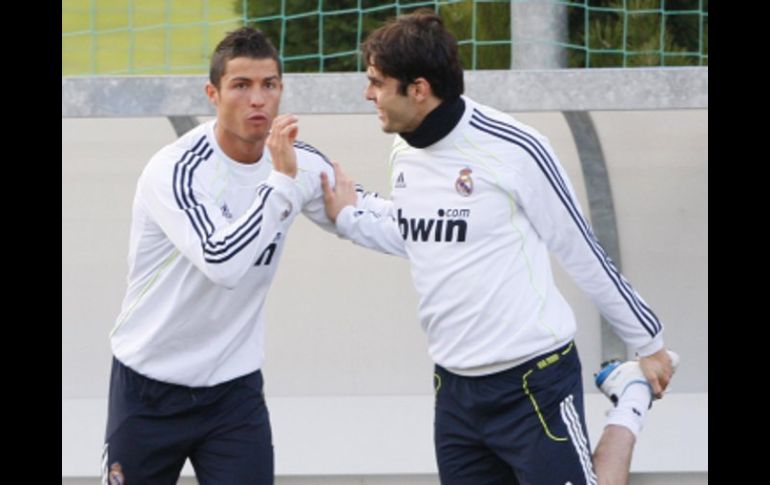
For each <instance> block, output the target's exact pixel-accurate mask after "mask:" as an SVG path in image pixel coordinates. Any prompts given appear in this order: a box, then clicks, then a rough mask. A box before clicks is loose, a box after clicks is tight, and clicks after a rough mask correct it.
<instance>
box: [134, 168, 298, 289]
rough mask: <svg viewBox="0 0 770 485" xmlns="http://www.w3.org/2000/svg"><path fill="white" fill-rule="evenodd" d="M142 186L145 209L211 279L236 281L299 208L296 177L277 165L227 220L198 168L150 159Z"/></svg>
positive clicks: (231, 284)
mask: <svg viewBox="0 0 770 485" xmlns="http://www.w3.org/2000/svg"><path fill="white" fill-rule="evenodd" d="M145 175H146V179H145V180H144V181H143V183H142V185H141V187H140V194H141V199H142V202H143V204H144V206H145V209H146V210H147V212H148V213H149V214H150V217H151V218H152V219H153V220H154V221H155V222H156V223H157V224H158V225H159V226H160V227H161V228H162V229H163V232H164V233H165V234H166V236H167V237H168V238H169V239H170V240H171V242H172V243H173V244H174V245H175V246H176V247H177V248H178V249H179V251H180V252H181V253H182V254H183V255H184V256H185V257H187V258H188V259H189V260H190V261H191V262H192V263H193V264H194V265H195V266H196V267H197V268H198V269H199V270H200V271H202V272H203V273H204V274H205V275H206V276H207V277H208V278H209V279H210V280H211V281H212V282H214V283H215V284H217V285H221V286H224V287H227V288H233V287H235V286H236V285H237V284H238V282H239V281H240V279H241V278H242V277H243V276H244V275H245V274H246V271H247V270H248V269H249V268H250V267H252V265H253V264H254V262H255V261H256V259H257V258H258V257H259V255H260V254H262V251H264V250H265V249H266V248H267V246H268V245H269V244H270V243H272V242H273V241H274V240H275V238H276V235H277V234H278V233H285V232H286V230H287V229H288V227H289V225H290V224H291V222H292V220H293V219H294V217H295V216H296V214H297V212H298V211H299V208H300V203H301V196H300V193H299V190H298V189H297V186H296V184H295V182H294V180H293V179H292V178H290V177H288V176H286V175H284V174H282V173H279V172H276V171H273V172H272V173H271V174H270V175H269V176H268V178H267V179H266V180H265V181H264V182H263V183H260V184H259V185H257V187H255V190H256V194H257V196H256V198H255V200H254V202H253V203H252V205H251V207H249V208H248V210H246V212H245V213H244V214H243V215H242V216H240V217H238V218H237V219H234V220H232V221H228V220H227V219H225V218H224V217H223V216H222V214H221V211H220V209H219V207H218V205H217V203H216V200H215V199H214V198H213V197H212V195H211V194H209V193H207V191H206V190H205V187H204V185H203V184H202V183H201V181H200V180H198V178H197V177H196V174H193V176H192V179H188V180H185V178H184V176H181V177H180V176H178V174H176V172H174V167H173V166H171V165H164V164H161V163H156V164H151V165H150V166H149V167H148V171H147V173H145Z"/></svg>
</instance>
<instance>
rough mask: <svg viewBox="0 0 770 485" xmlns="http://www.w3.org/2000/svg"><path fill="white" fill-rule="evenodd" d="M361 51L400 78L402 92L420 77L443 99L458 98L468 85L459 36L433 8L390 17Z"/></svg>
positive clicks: (366, 58) (373, 63)
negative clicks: (451, 30)
mask: <svg viewBox="0 0 770 485" xmlns="http://www.w3.org/2000/svg"><path fill="white" fill-rule="evenodd" d="M361 52H362V54H363V56H364V62H366V65H367V66H370V65H371V66H374V67H376V68H377V69H379V70H380V71H381V72H382V73H383V74H384V75H386V76H389V77H393V78H396V79H398V80H399V92H400V93H401V94H406V88H407V86H408V85H409V84H411V83H413V82H414V81H415V80H416V79H417V78H419V77H423V78H425V79H426V80H427V81H428V82H429V83H430V86H431V89H432V91H433V94H435V95H436V96H437V97H438V98H440V99H442V100H453V99H456V98H457V97H459V96H460V95H461V94H462V93H463V91H464V89H465V86H464V83H463V68H462V65H461V63H460V57H459V55H458V52H457V39H455V37H454V36H453V35H452V34H451V33H450V32H449V31H448V30H446V28H445V27H444V23H443V22H442V21H441V17H439V16H438V15H436V14H435V13H433V12H431V11H424V10H420V11H417V12H414V13H412V14H409V15H404V16H402V17H399V18H396V19H394V20H391V21H389V22H388V23H386V24H385V25H383V26H381V27H379V28H378V29H377V30H375V31H374V32H372V33H371V34H370V35H369V37H367V39H366V41H365V42H364V43H363V45H362V46H361Z"/></svg>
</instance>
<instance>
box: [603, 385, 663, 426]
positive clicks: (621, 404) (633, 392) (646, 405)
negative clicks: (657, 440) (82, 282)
mask: <svg viewBox="0 0 770 485" xmlns="http://www.w3.org/2000/svg"><path fill="white" fill-rule="evenodd" d="M651 403H652V391H651V390H650V386H649V385H648V384H647V383H645V382H634V383H632V384H631V385H630V386H628V388H626V390H625V392H623V394H622V395H621V396H620V399H618V404H617V405H616V406H615V407H614V408H612V409H610V410H609V411H608V412H607V424H608V425H609V424H615V425H618V426H624V427H626V428H628V429H630V430H631V432H632V433H634V436H636V437H638V436H639V432H640V431H641V430H642V427H643V426H644V420H645V419H646V418H647V410H649V409H650V404H651Z"/></svg>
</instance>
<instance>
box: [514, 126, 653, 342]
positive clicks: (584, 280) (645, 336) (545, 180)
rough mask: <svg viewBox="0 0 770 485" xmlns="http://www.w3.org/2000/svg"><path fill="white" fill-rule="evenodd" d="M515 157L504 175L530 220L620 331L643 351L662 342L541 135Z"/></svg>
mask: <svg viewBox="0 0 770 485" xmlns="http://www.w3.org/2000/svg"><path fill="white" fill-rule="evenodd" d="M532 139H533V142H532V144H531V145H528V152H524V151H521V152H519V153H517V154H515V155H514V156H515V157H517V158H519V159H520V160H517V162H518V163H515V164H512V170H511V171H509V172H508V173H507V174H506V175H505V178H506V181H505V184H506V185H508V189H509V190H512V191H513V193H514V196H515V198H516V201H517V203H518V204H519V205H520V206H521V208H522V209H523V211H524V213H525V214H526V216H527V218H528V220H529V221H530V223H531V224H532V226H533V227H534V229H535V230H536V231H537V233H538V234H539V235H540V237H541V238H542V239H543V240H544V241H545V244H546V246H547V247H548V249H549V250H550V251H551V252H552V253H554V255H555V256H556V257H557V258H558V260H559V262H560V263H561V264H562V266H563V267H564V269H565V270H566V271H567V273H569V275H570V276H571V277H572V279H573V280H574V281H575V282H576V283H577V284H578V286H579V287H580V288H581V289H582V290H583V291H584V292H585V293H586V294H587V295H588V296H589V297H590V298H591V300H592V301H593V302H594V304H596V306H597V307H598V309H599V311H600V312H601V313H602V315H604V317H605V318H606V319H607V320H608V321H609V322H610V324H611V325H612V327H613V329H614V330H615V332H616V333H617V334H618V336H619V337H620V338H621V339H622V340H623V341H624V342H625V343H626V344H628V345H630V346H631V347H632V348H634V349H635V350H636V351H637V353H638V354H639V355H641V356H646V355H650V354H652V353H654V352H656V351H657V350H659V349H661V348H662V347H663V337H662V331H663V327H662V325H661V323H660V322H659V321H658V318H657V317H656V316H655V314H654V313H653V311H652V310H651V309H650V307H649V306H648V305H647V303H646V302H645V301H644V300H643V299H642V298H641V296H639V294H637V292H636V291H635V290H634V289H633V288H632V287H631V284H630V283H629V282H628V281H627V280H626V279H625V278H624V277H623V275H622V274H621V273H620V272H619V271H618V269H617V268H616V267H615V264H614V263H613V262H612V260H611V259H610V257H609V256H608V255H607V253H606V251H605V250H604V248H603V247H602V246H601V244H600V243H599V241H598V240H597V239H596V236H595V235H594V233H593V231H592V230H591V227H590V225H589V224H588V221H587V220H586V218H585V217H584V216H583V213H582V211H581V209H580V205H579V203H578V201H577V198H576V197H575V194H574V190H573V188H572V185H571V183H570V181H569V179H568V178H567V174H566V173H565V171H564V169H563V168H562V166H561V164H560V163H559V160H558V159H557V157H556V155H555V153H554V151H553V149H552V148H551V146H550V144H549V142H548V140H547V139H545V138H544V137H538V138H537V139H535V138H534V137H532Z"/></svg>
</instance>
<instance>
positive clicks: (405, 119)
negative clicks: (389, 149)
mask: <svg viewBox="0 0 770 485" xmlns="http://www.w3.org/2000/svg"><path fill="white" fill-rule="evenodd" d="M366 77H367V78H368V79H369V84H367V86H366V90H365V91H364V97H366V99H367V100H369V101H373V102H374V105H375V106H376V107H377V116H378V117H379V119H380V123H381V124H382V131H384V132H385V133H410V132H412V131H414V130H415V129H417V127H418V126H420V121H422V120H421V118H420V116H419V114H418V112H417V106H416V104H415V102H414V100H413V99H412V89H411V86H409V87H407V91H406V95H404V94H400V93H399V92H398V80H397V79H396V78H393V77H389V76H385V75H384V74H382V72H380V70H379V69H377V68H376V67H374V66H371V65H370V66H369V67H367V68H366Z"/></svg>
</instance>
